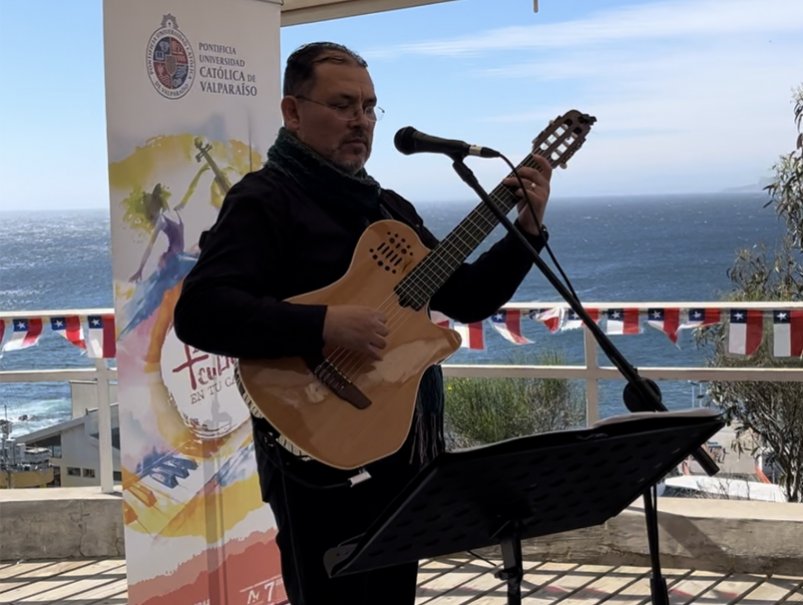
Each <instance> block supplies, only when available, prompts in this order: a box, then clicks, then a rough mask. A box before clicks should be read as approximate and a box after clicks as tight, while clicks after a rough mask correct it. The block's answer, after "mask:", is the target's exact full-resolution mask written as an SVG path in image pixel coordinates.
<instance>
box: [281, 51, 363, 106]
mask: <svg viewBox="0 0 803 605" xmlns="http://www.w3.org/2000/svg"><path fill="white" fill-rule="evenodd" d="M326 62H329V63H341V64H343V63H345V64H352V65H356V66H358V67H365V68H367V67H368V63H366V62H365V59H363V58H362V57H361V56H360V55H358V54H357V53H355V52H354V51H353V50H350V49H348V48H346V47H345V46H343V45H342V44H336V43H335V42H311V43H309V44H305V45H304V46H300V47H298V48H297V49H296V50H295V51H293V54H292V55H290V56H289V57H288V58H287V65H286V66H285V68H284V88H283V93H284V95H285V96H287V95H299V94H304V93H306V92H308V91H309V89H310V88H311V87H312V85H313V84H314V82H315V66H316V65H317V64H318V63H326Z"/></svg>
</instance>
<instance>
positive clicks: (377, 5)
mask: <svg viewBox="0 0 803 605" xmlns="http://www.w3.org/2000/svg"><path fill="white" fill-rule="evenodd" d="M268 1H269V2H270V1H275V0H268ZM453 1H454V0H283V1H281V2H280V3H281V5H282V25H297V24H299V23H311V22H313V21H325V20H328V19H339V18H341V17H352V16H354V15H363V14H366V13H379V12H382V11H389V10H395V9H398V8H410V7H413V6H423V5H425V4H435V3H436V2H453Z"/></svg>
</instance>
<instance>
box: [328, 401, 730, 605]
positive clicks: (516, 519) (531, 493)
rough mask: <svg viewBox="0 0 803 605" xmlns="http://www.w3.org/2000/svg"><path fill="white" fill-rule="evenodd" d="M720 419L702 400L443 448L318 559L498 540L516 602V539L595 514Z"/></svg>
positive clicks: (372, 563)
mask: <svg viewBox="0 0 803 605" xmlns="http://www.w3.org/2000/svg"><path fill="white" fill-rule="evenodd" d="M723 425H724V422H723V420H722V418H721V415H720V414H719V413H718V412H715V411H714V410H710V409H694V410H684V411H679V412H642V413H635V414H628V415H626V416H617V417H615V418H610V419H607V420H604V421H601V422H599V423H597V424H595V425H594V426H592V427H591V428H587V429H578V430H567V431H559V432H552V433H544V434H539V435H532V436H528V437H520V438H516V439H510V440H508V441H502V442H499V443H495V444H492V445H488V446H483V447H477V448H472V449H466V450H460V451H456V452H447V453H445V454H443V455H441V456H439V457H438V458H437V459H435V460H434V461H433V462H432V463H430V464H428V465H427V466H426V467H424V468H423V469H422V470H421V472H420V473H419V474H418V475H417V476H416V477H415V478H414V479H413V480H412V481H411V482H410V483H409V484H408V485H407V486H406V487H405V488H404V490H403V491H402V492H401V493H400V494H399V496H397V497H396V498H395V499H394V500H393V501H392V502H391V504H390V505H389V506H388V507H387V508H386V509H385V510H384V512H383V513H382V514H381V515H380V516H379V517H378V518H377V520H376V521H374V523H373V524H372V525H371V526H370V527H369V528H368V530H367V531H366V532H365V533H364V534H361V535H359V536H356V537H354V538H352V539H350V540H347V541H345V542H343V543H341V544H340V545H338V546H336V547H334V548H330V549H329V550H328V551H327V552H326V555H325V557H324V564H325V566H326V569H327V572H328V573H329V575H330V576H333V577H334V576H338V575H340V574H348V573H352V572H359V571H367V570H369V569H375V568H380V567H386V566H389V565H397V564H400V563H405V562H411V561H417V560H419V559H424V558H428V557H437V556H443V555H448V554H452V553H455V552H461V551H466V550H473V549H477V548H484V547H488V546H494V545H497V544H498V545H500V546H501V549H502V556H503V561H504V565H505V569H504V571H503V572H502V573H501V574H500V577H501V578H502V579H505V580H507V586H508V603H510V604H511V605H518V603H520V602H521V580H522V575H523V572H522V555H521V540H522V539H526V538H533V537H536V536H544V535H548V534H553V533H558V532H562V531H567V530H572V529H578V528H582V527H591V526H594V525H599V524H601V523H604V522H605V521H606V520H608V519H610V518H611V517H614V516H616V515H618V514H619V513H620V512H622V510H624V509H625V508H626V507H627V506H628V505H630V504H631V503H632V502H633V501H634V500H635V499H636V498H638V497H639V496H641V495H642V494H643V493H644V492H645V491H646V490H648V489H649V488H650V487H651V486H653V485H655V484H656V483H657V482H658V481H660V480H661V478H662V477H664V476H665V475H666V474H667V473H668V472H669V471H670V470H671V469H672V468H673V467H675V466H676V465H677V464H679V463H680V462H682V461H683V459H684V458H686V456H688V455H689V454H691V453H692V451H694V450H695V449H696V448H698V447H700V446H701V445H702V444H704V443H705V442H706V441H707V440H708V439H709V438H710V437H711V436H712V435H713V434H714V433H716V432H717V431H718V430H719V429H720V428H722V426H723Z"/></svg>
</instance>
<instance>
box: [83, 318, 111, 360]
mask: <svg viewBox="0 0 803 605" xmlns="http://www.w3.org/2000/svg"><path fill="white" fill-rule="evenodd" d="M86 321H87V325H88V327H89V330H87V339H86V352H87V356H88V357H92V358H94V359H98V358H104V359H109V358H111V357H114V356H115V355H116V354H117V345H116V343H115V333H114V315H88V316H87V318H86Z"/></svg>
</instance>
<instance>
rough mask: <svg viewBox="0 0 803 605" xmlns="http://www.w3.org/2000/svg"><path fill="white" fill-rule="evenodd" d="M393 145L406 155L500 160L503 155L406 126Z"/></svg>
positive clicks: (487, 148) (397, 135)
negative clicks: (431, 154)
mask: <svg viewBox="0 0 803 605" xmlns="http://www.w3.org/2000/svg"><path fill="white" fill-rule="evenodd" d="M393 144H394V145H396V149H398V150H399V151H401V152H402V153H403V154H405V155H410V154H412V153H445V154H446V155H448V156H451V157H453V158H454V157H455V156H457V157H459V158H464V157H466V156H467V155H476V156H479V157H481V158H498V157H499V156H501V155H502V154H501V153H499V152H498V151H494V150H493V149H491V148H490V147H480V146H479V145H469V144H468V143H466V142H465V141H458V140H457V139H442V138H440V137H433V136H432V135H429V134H424V133H423V132H420V131H418V130H416V129H415V128H413V127H412V126H405V127H404V128H402V129H401V130H399V131H398V132H397V133H396V136H395V137H393Z"/></svg>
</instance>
